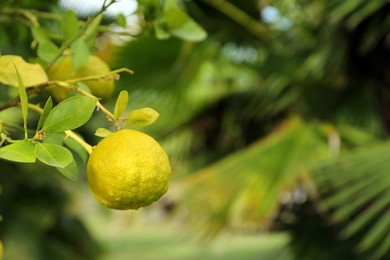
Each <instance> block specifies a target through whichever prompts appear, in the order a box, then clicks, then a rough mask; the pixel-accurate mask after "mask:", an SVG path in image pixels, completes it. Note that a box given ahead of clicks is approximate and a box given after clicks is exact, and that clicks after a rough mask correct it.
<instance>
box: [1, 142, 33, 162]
mask: <svg viewBox="0 0 390 260" xmlns="http://www.w3.org/2000/svg"><path fill="white" fill-rule="evenodd" d="M0 158H2V159H5V160H9V161H13V162H21V163H34V162H35V160H36V156H35V145H34V144H33V143H31V142H30V141H28V140H23V141H19V142H17V143H13V144H10V145H7V146H5V147H2V148H0Z"/></svg>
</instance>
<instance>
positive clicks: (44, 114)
mask: <svg viewBox="0 0 390 260" xmlns="http://www.w3.org/2000/svg"><path fill="white" fill-rule="evenodd" d="M52 108H53V101H52V100H51V97H49V98H48V99H47V101H46V104H45V107H44V108H43V112H42V114H41V116H40V118H39V121H38V125H37V131H38V130H39V129H41V127H42V125H43V123H44V122H45V120H46V118H47V116H48V115H49V113H50V111H51V109H52Z"/></svg>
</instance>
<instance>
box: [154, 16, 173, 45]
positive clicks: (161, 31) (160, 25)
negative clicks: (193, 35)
mask: <svg viewBox="0 0 390 260" xmlns="http://www.w3.org/2000/svg"><path fill="white" fill-rule="evenodd" d="M153 28H154V34H155V36H156V38H157V39H159V40H166V39H169V38H170V37H171V34H170V33H169V31H168V28H167V25H166V19H165V16H162V17H160V18H158V19H157V20H155V21H154V23H153Z"/></svg>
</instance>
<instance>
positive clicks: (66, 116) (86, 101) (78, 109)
mask: <svg viewBox="0 0 390 260" xmlns="http://www.w3.org/2000/svg"><path fill="white" fill-rule="evenodd" d="M96 101H97V100H96V98H92V97H86V96H75V97H70V98H67V99H65V100H64V101H62V102H61V103H59V104H58V105H57V106H56V107H54V108H53V110H52V111H51V112H50V114H49V115H48V117H47V119H46V121H45V122H44V123H43V127H42V131H47V132H63V131H66V130H70V129H74V128H77V127H79V126H82V125H83V124H85V122H87V121H88V119H89V118H90V117H91V116H92V113H93V111H94V109H95V107H96Z"/></svg>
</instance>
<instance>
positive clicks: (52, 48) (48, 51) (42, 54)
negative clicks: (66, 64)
mask: <svg viewBox="0 0 390 260" xmlns="http://www.w3.org/2000/svg"><path fill="white" fill-rule="evenodd" d="M58 51H59V49H58V47H57V45H55V44H54V43H53V42H51V41H43V42H41V43H39V45H38V50H37V54H38V57H39V58H41V59H42V60H43V61H45V62H47V63H49V62H51V61H52V60H54V58H55V57H56V56H57V54H58Z"/></svg>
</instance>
